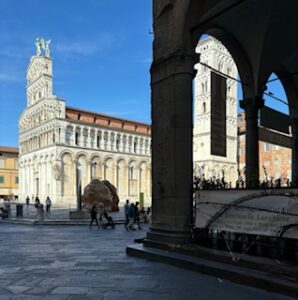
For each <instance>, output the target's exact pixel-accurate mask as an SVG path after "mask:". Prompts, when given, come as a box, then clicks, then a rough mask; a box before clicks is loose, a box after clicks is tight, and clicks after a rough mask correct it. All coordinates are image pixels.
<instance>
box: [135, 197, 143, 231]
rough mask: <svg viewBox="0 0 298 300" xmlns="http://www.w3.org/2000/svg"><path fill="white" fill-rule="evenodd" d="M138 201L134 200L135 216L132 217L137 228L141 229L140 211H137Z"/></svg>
mask: <svg viewBox="0 0 298 300" xmlns="http://www.w3.org/2000/svg"><path fill="white" fill-rule="evenodd" d="M139 204H140V203H139V202H136V205H135V218H134V223H135V224H137V225H138V229H142V228H141V226H140V213H139Z"/></svg>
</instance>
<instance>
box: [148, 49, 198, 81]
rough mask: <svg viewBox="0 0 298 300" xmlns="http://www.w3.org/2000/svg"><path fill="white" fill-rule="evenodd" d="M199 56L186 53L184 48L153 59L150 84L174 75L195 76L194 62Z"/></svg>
mask: <svg viewBox="0 0 298 300" xmlns="http://www.w3.org/2000/svg"><path fill="white" fill-rule="evenodd" d="M198 61H199V57H197V56H196V55H191V54H189V53H186V52H185V50H184V49H177V50H176V51H173V52H172V53H170V54H168V55H167V56H164V57H161V58H158V59H155V60H154V61H153V63H152V65H151V69H150V72H151V84H155V83H158V82H160V81H163V80H165V79H168V78H170V77H172V76H176V75H188V76H191V77H193V78H194V77H195V75H196V70H195V69H194V65H195V63H197V62H198Z"/></svg>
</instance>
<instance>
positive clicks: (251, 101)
mask: <svg viewBox="0 0 298 300" xmlns="http://www.w3.org/2000/svg"><path fill="white" fill-rule="evenodd" d="M264 104H265V101H264V99H263V98H261V97H259V96H256V97H254V98H246V99H243V100H240V107H241V108H242V109H244V110H245V112H247V111H250V110H252V109H254V110H256V111H258V110H259V109H260V108H262V107H264Z"/></svg>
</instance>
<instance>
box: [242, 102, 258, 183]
mask: <svg viewBox="0 0 298 300" xmlns="http://www.w3.org/2000/svg"><path fill="white" fill-rule="evenodd" d="M263 106H264V100H263V99H262V98H260V97H255V98H254V99H244V100H241V101H240V107H241V108H242V109H244V111H245V120H246V136H245V167H246V173H245V178H246V187H247V188H258V187H259V127H258V112H259V109H260V108H261V107H263Z"/></svg>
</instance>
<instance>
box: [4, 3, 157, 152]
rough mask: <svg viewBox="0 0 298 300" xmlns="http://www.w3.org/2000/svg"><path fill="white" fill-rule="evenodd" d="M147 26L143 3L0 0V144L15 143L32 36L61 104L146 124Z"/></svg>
mask: <svg viewBox="0 0 298 300" xmlns="http://www.w3.org/2000/svg"><path fill="white" fill-rule="evenodd" d="M151 28H152V19H151V1H149V0H125V1H122V0H43V1H37V0H26V1H20V0H0V110H1V118H0V145H8V146H17V145H18V118H19V116H20V114H21V112H22V111H23V110H24V108H25V106H26V94H25V77H26V68H27V65H28V63H29V59H30V57H31V56H32V55H34V54H35V51H36V47H35V45H34V41H35V39H36V37H44V38H46V39H52V43H51V56H52V57H53V59H54V62H53V64H54V65H53V66H54V93H55V94H56V95H57V96H59V97H61V98H63V99H66V100H67V102H66V103H67V105H69V106H74V107H77V108H82V109H87V110H92V111H97V112H101V113H104V114H110V115H114V116H118V117H122V118H128V119H133V120H137V121H142V122H146V123H150V122H151V120H150V119H151V117H150V74H149V68H150V63H151V57H152V40H153V36H152V35H151V34H149V33H148V32H149V29H151ZM4 112H5V113H4Z"/></svg>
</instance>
